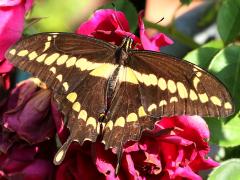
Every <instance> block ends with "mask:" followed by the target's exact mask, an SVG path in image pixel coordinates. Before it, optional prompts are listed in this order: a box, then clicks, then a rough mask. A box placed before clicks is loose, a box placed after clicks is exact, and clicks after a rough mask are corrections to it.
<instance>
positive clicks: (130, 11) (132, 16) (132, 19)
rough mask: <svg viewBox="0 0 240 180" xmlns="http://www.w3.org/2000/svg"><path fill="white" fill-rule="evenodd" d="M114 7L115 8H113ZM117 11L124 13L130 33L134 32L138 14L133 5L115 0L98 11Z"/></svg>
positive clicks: (124, 0)
mask: <svg viewBox="0 0 240 180" xmlns="http://www.w3.org/2000/svg"><path fill="white" fill-rule="evenodd" d="M114 6H115V7H114ZM114 8H116V10H117V11H122V12H124V14H125V16H126V18H127V19H128V23H129V26H130V30H131V32H133V33H134V32H135V31H136V29H137V24H138V13H137V10H136V8H135V7H134V5H133V4H132V3H131V2H130V1H127V0H116V1H113V3H109V4H106V5H104V6H102V7H101V8H100V9H114Z"/></svg>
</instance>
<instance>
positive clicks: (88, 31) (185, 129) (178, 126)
mask: <svg viewBox="0 0 240 180" xmlns="http://www.w3.org/2000/svg"><path fill="white" fill-rule="evenodd" d="M142 17H143V12H141V13H140V15H139V29H140V33H139V34H140V38H139V37H137V36H135V35H133V34H131V33H130V32H129V26H128V22H127V20H126V18H125V16H124V14H123V13H122V12H119V11H114V10H98V11H96V12H95V13H94V15H93V17H92V18H91V19H90V20H89V21H87V22H85V23H83V24H82V25H81V26H80V27H79V28H78V30H77V33H79V34H84V35H88V36H92V37H95V38H99V39H102V40H105V41H108V42H111V43H113V44H117V45H119V44H120V43H121V41H122V39H123V38H124V37H126V36H130V37H132V38H133V40H134V43H135V46H136V47H137V48H138V49H147V50H154V51H159V49H160V48H161V47H162V46H165V45H169V44H172V41H171V40H170V39H169V38H168V37H167V36H165V35H164V34H162V33H159V34H156V35H155V36H154V37H149V36H148V35H147V34H146V32H145V28H144V24H143V21H142ZM159 132H162V133H159ZM65 135H66V133H65ZM61 139H62V141H65V140H66V137H65V136H62V137H61ZM208 139H209V129H208V127H207V124H206V123H205V121H204V120H203V119H202V118H201V117H199V116H178V117H171V118H162V119H161V120H160V121H158V122H157V123H156V125H155V128H154V130H153V131H151V132H150V134H149V133H148V134H147V133H145V134H143V136H142V138H141V140H140V141H139V142H128V143H127V144H126V145H125V146H124V153H123V157H122V163H121V167H120V172H119V174H118V175H117V176H116V175H115V168H116V155H115V154H114V151H112V150H111V149H110V150H108V151H105V150H104V145H103V144H101V143H99V142H96V143H85V144H84V145H83V146H80V145H79V144H77V143H73V144H72V145H71V146H70V148H69V151H68V153H67V155H66V157H65V160H64V161H63V162H62V164H61V165H60V166H59V167H58V169H57V174H56V177H57V179H68V178H70V177H72V178H74V179H81V178H87V179H89V178H96V177H98V178H99V179H139V180H140V179H160V178H161V179H201V177H200V176H199V175H198V174H197V173H198V172H199V171H200V170H204V169H209V168H213V167H215V166H217V165H218V163H217V162H215V161H213V160H212V159H211V158H207V154H208V152H209V145H208V142H207V141H208Z"/></svg>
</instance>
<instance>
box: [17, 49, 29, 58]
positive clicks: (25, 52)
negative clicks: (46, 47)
mask: <svg viewBox="0 0 240 180" xmlns="http://www.w3.org/2000/svg"><path fill="white" fill-rule="evenodd" d="M27 54H28V50H21V51H19V52H18V54H17V55H18V56H21V57H23V56H26V55H27Z"/></svg>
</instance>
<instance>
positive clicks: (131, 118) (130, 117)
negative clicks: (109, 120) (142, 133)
mask: <svg viewBox="0 0 240 180" xmlns="http://www.w3.org/2000/svg"><path fill="white" fill-rule="evenodd" d="M137 120H138V117H137V114H136V113H130V114H129V115H128V116H127V118H126V121H127V122H135V121H137Z"/></svg>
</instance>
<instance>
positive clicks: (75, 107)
mask: <svg viewBox="0 0 240 180" xmlns="http://www.w3.org/2000/svg"><path fill="white" fill-rule="evenodd" d="M72 109H73V110H74V111H77V112H79V111H80V109H81V105H80V103H79V102H75V103H74V104H73V106H72Z"/></svg>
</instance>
